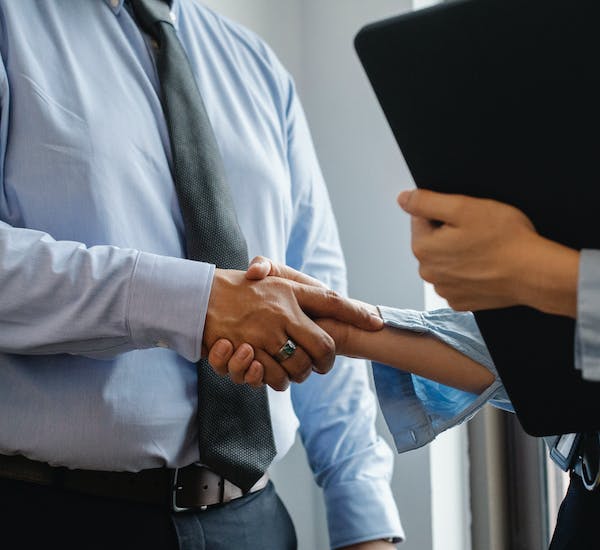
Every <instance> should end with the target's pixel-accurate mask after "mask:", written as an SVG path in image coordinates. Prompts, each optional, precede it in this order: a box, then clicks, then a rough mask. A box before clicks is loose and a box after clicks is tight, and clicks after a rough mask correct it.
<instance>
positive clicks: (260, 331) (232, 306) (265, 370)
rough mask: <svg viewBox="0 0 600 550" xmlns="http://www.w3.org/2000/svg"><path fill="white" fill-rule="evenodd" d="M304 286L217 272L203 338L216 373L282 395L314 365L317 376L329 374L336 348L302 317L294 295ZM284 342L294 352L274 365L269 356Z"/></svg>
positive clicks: (237, 273) (311, 322)
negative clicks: (265, 386)
mask: <svg viewBox="0 0 600 550" xmlns="http://www.w3.org/2000/svg"><path fill="white" fill-rule="evenodd" d="M303 286H305V285H301V284H300V283H296V282H293V281H288V280H284V279H281V278H278V277H269V278H268V279H265V280H262V281H249V280H247V279H246V277H245V274H244V273H243V272H238V271H228V270H217V272H216V274H215V279H214V282H213V289H212V292H211V297H210V300H209V307H208V312H207V316H206V322H205V331H204V338H203V343H204V346H205V348H206V349H207V350H209V353H208V356H209V362H210V363H211V365H213V367H214V368H215V370H216V371H217V372H219V373H220V374H228V375H229V376H231V378H232V380H233V381H234V382H237V383H252V384H253V385H254V384H259V383H260V381H261V380H262V381H263V382H264V383H267V384H269V385H270V386H272V387H273V388H274V389H277V390H282V389H286V388H287V387H288V385H289V383H290V381H294V382H302V381H304V380H305V379H306V378H307V377H308V375H310V373H311V371H312V368H313V365H314V368H315V369H316V370H317V371H318V372H323V373H324V372H328V371H329V370H330V369H331V367H332V366H333V361H334V359H335V344H334V342H333V340H332V339H331V337H330V336H329V335H328V334H327V333H326V332H325V331H323V330H322V329H321V328H320V327H319V326H318V325H316V324H315V323H314V322H313V321H312V320H311V319H310V318H309V317H307V315H306V314H305V313H304V312H303V311H302V308H301V307H300V304H299V300H298V298H297V296H296V292H297V291H298V288H302V287H303ZM307 288H308V287H307ZM310 288H312V289H314V290H315V291H317V292H319V293H321V294H326V292H327V291H326V290H325V289H323V288H321V287H310ZM223 338H227V341H225V342H223V341H222V339H223ZM288 339H291V340H292V341H293V342H295V343H296V344H297V349H296V351H295V353H294V354H293V356H291V357H290V358H288V359H286V360H284V361H281V362H280V363H278V362H277V361H275V360H274V359H273V356H275V355H276V354H277V353H278V352H279V350H280V349H281V347H282V346H283V345H284V344H285V343H286V342H287V340H288ZM217 341H219V342H218V344H219V345H218V346H216V347H214V346H215V344H216V343H217ZM234 350H235V353H234Z"/></svg>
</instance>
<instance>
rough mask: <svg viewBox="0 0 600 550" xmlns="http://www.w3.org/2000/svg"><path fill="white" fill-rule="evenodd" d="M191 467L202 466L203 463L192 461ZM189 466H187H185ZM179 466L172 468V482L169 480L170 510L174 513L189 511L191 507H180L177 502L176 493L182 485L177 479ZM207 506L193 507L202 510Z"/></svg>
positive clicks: (180, 489) (181, 488)
mask: <svg viewBox="0 0 600 550" xmlns="http://www.w3.org/2000/svg"><path fill="white" fill-rule="evenodd" d="M192 466H193V467H198V468H202V467H203V465H202V464H200V462H194V464H193V465H192ZM186 468H189V466H186ZM180 470H181V468H175V469H174V470H173V476H172V482H171V510H172V511H173V512H176V513H180V512H189V511H190V510H191V509H192V508H185V507H181V506H179V505H178V504H177V495H178V494H179V493H180V492H181V491H182V490H183V485H182V484H181V480H180V479H179V471H180ZM207 509H208V506H199V507H198V508H194V510H200V511H204V510H207Z"/></svg>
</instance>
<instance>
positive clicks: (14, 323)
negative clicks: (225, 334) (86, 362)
mask: <svg viewBox="0 0 600 550" xmlns="http://www.w3.org/2000/svg"><path fill="white" fill-rule="evenodd" d="M211 277H212V271H211V269H210V266H207V265H205V264H200V263H198V262H189V261H187V260H180V259H177V258H168V257H163V256H155V255H153V254H145V253H142V252H139V251H137V250H126V249H120V248H116V247H111V246H96V247H92V248H87V247H86V246H84V245H83V244H82V243H76V242H70V241H56V240H54V239H52V238H51V237H50V236H49V235H47V234H45V233H42V232H39V231H33V230H29V229H20V228H13V227H10V226H8V225H7V224H4V223H1V222H0V289H1V290H0V351H2V352H6V353H16V354H57V353H68V354H76V355H87V356H93V357H112V356H115V355H117V354H119V353H124V352H127V351H131V350H134V349H142V348H150V347H156V346H158V345H162V346H168V347H170V348H172V349H174V350H176V351H177V352H178V353H180V354H181V355H183V356H185V357H187V358H189V359H190V360H192V359H195V358H196V357H197V356H199V340H200V335H201V333H202V328H203V321H204V313H205V310H206V305H205V304H204V305H203V297H205V298H206V300H207V299H208V294H209V291H210V280H211Z"/></svg>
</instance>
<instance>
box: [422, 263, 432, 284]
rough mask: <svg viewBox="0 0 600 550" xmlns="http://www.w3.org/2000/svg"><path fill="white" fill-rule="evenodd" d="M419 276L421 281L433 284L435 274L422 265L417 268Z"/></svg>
mask: <svg viewBox="0 0 600 550" xmlns="http://www.w3.org/2000/svg"><path fill="white" fill-rule="evenodd" d="M419 276H420V277H421V279H423V280H424V281H427V282H428V283H433V282H434V279H435V274H434V273H433V271H432V270H431V269H430V268H429V267H427V266H425V265H423V264H421V265H420V266H419Z"/></svg>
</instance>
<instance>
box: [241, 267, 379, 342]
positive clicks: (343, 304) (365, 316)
mask: <svg viewBox="0 0 600 550" xmlns="http://www.w3.org/2000/svg"><path fill="white" fill-rule="evenodd" d="M246 277H247V278H248V279H249V280H261V279H265V278H266V277H280V278H282V279H286V280H288V281H293V282H295V283H298V284H299V285H301V286H300V287H298V288H299V294H298V296H302V297H303V301H302V303H301V304H300V305H301V307H302V309H303V310H304V312H305V313H306V314H308V315H309V316H310V317H311V318H313V319H320V318H325V317H328V318H331V319H335V320H337V321H341V322H342V323H348V324H350V325H354V326H355V327H357V328H359V329H363V330H380V329H382V328H383V322H382V321H381V318H380V316H379V314H378V312H377V311H376V310H375V309H374V308H373V306H370V305H368V304H365V303H363V302H359V301H358V300H350V299H346V298H343V297H342V296H340V295H339V294H337V293H336V292H335V291H333V290H331V289H329V288H327V287H326V286H325V285H324V284H323V283H321V282H320V281H319V280H317V279H315V278H314V277H310V276H309V275H306V274H304V273H301V272H300V271H296V270H295V269H293V268H291V267H288V266H286V265H282V264H278V263H275V262H273V261H271V260H269V259H268V258H265V257H264V256H257V257H256V258H254V259H253V260H252V262H251V263H250V267H249V268H248V271H247V272H246ZM306 287H313V289H320V290H321V292H314V291H313V289H311V288H306ZM302 290H304V291H305V292H302Z"/></svg>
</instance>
